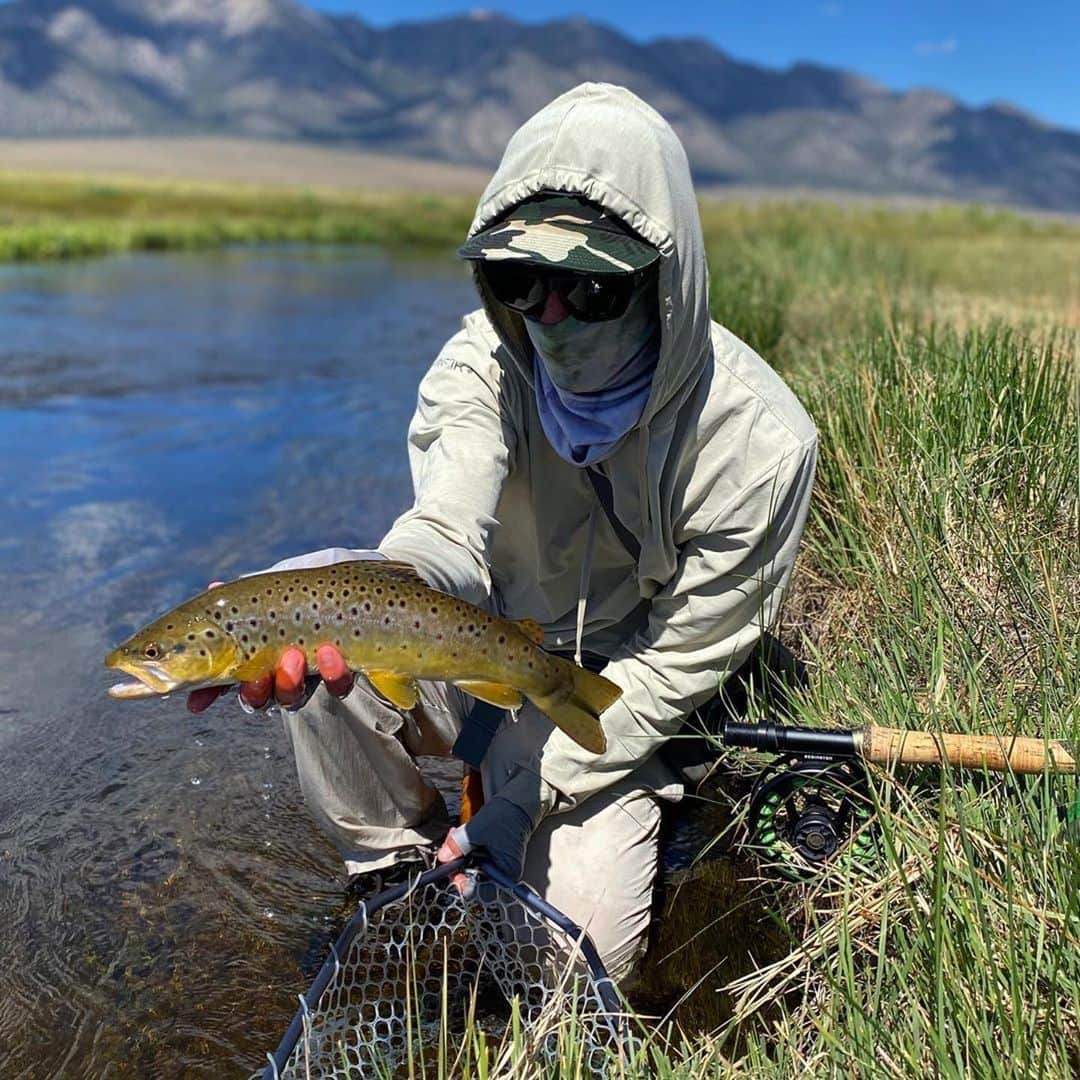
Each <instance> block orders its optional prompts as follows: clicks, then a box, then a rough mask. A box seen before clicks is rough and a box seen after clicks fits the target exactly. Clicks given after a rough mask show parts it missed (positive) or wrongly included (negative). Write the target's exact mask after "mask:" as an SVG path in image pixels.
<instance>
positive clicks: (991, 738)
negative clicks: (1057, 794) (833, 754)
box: [863, 724, 1076, 773]
mask: <svg viewBox="0 0 1080 1080" xmlns="http://www.w3.org/2000/svg"><path fill="white" fill-rule="evenodd" d="M863 757H864V758H866V760H867V761H874V762H877V763H878V764H880V765H892V764H896V763H900V764H903V765H940V764H941V763H942V762H948V763H949V764H950V765H954V766H956V767H958V768H963V769H990V770H991V771H992V772H1005V771H1007V770H1009V769H1011V770H1012V771H1013V772H1016V773H1040V772H1042V771H1043V769H1044V768H1049V770H1050V771H1051V772H1058V773H1074V772H1076V753H1075V751H1074V750H1073V749H1072V748H1070V747H1069V746H1067V745H1066V744H1065V743H1063V742H1058V741H1054V740H1043V739H1032V738H1023V737H1021V736H1015V737H1014V736H1010V735H1000V736H999V735H954V734H947V733H942V734H936V733H932V732H929V731H904V730H901V729H899V728H887V727H877V725H875V724H871V725H870V726H869V727H868V728H867V729H866V731H865V733H864V735H863Z"/></svg>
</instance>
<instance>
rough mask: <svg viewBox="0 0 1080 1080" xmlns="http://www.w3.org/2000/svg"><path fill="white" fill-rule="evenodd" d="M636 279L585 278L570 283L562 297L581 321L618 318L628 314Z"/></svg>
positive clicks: (633, 277)
mask: <svg viewBox="0 0 1080 1080" xmlns="http://www.w3.org/2000/svg"><path fill="white" fill-rule="evenodd" d="M635 280H636V279H635V276H634V275H633V274H618V275H614V274H605V275H602V276H598V277H588V276H584V275H583V276H580V277H577V278H574V279H573V280H572V281H567V282H566V291H565V292H564V293H563V294H562V295H563V299H564V300H565V301H566V306H567V307H568V308H569V309H570V310H571V311H572V312H573V313H574V314H575V315H576V316H577V317H578V318H580V319H584V320H586V321H587V322H601V321H603V320H604V319H617V318H618V317H619V316H620V315H622V314H624V313H625V312H626V305H627V304H628V303H629V302H630V296H631V294H632V293H633V291H634V283H635Z"/></svg>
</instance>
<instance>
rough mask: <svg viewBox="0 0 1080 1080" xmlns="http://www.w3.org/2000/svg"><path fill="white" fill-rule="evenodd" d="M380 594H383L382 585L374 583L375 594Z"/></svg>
mask: <svg viewBox="0 0 1080 1080" xmlns="http://www.w3.org/2000/svg"><path fill="white" fill-rule="evenodd" d="M382 594H383V591H382V586H381V585H376V586H375V595H376V596H382Z"/></svg>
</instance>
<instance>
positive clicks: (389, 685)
mask: <svg viewBox="0 0 1080 1080" xmlns="http://www.w3.org/2000/svg"><path fill="white" fill-rule="evenodd" d="M364 674H365V675H366V676H367V677H368V682H370V683H371V685H372V686H374V687H375V689H376V690H378V691H379V693H380V694H382V696H383V697H384V698H386V700H387V701H389V702H392V703H393V704H394V705H396V706H397V707H398V708H399V709H411V708H413V707H415V705H416V701H417V696H418V691H417V688H416V683H415V682H413V680H412V679H410V678H409V676H408V675H399V674H398V673H397V672H396V671H365V672H364Z"/></svg>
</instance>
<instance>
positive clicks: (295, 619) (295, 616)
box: [293, 611, 303, 622]
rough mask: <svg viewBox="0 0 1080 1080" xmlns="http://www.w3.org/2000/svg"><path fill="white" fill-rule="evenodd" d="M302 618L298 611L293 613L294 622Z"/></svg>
mask: <svg viewBox="0 0 1080 1080" xmlns="http://www.w3.org/2000/svg"><path fill="white" fill-rule="evenodd" d="M302 618H303V615H301V614H300V612H299V611H296V612H294V613H293V621H294V622H299V621H300V620H301V619H302Z"/></svg>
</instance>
